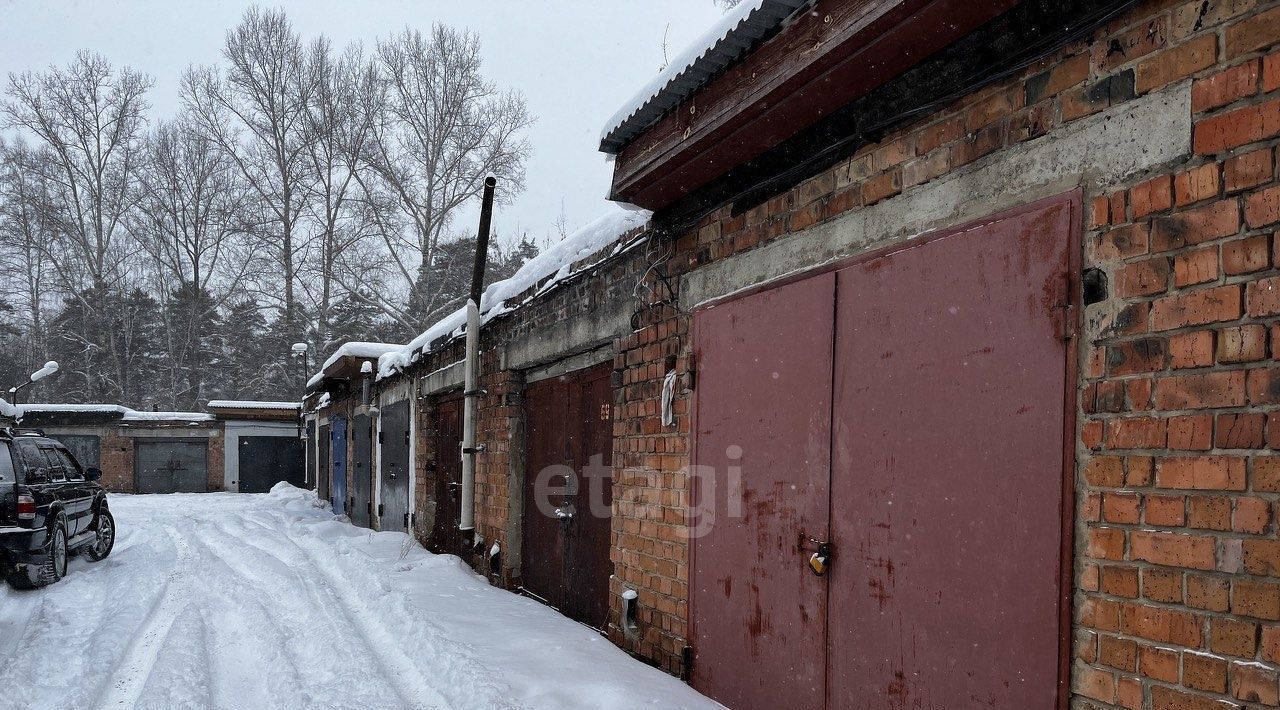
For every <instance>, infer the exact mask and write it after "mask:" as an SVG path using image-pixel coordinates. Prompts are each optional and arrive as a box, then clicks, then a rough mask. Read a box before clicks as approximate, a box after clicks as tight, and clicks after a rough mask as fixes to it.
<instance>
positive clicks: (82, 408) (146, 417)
mask: <svg viewBox="0 0 1280 710" xmlns="http://www.w3.org/2000/svg"><path fill="white" fill-rule="evenodd" d="M14 408H15V409H16V411H17V414H16V416H17V417H19V418H21V417H24V416H26V415H27V414H32V413H36V412H52V413H57V412H64V413H68V414H93V413H98V414H119V415H121V420H122V421H126V422H140V421H212V420H213V415H212V414H209V413H207V412H142V411H138V410H136V409H131V408H129V407H125V406H122V405H119V404H45V403H39V404H20V405H17V406H16V407H14Z"/></svg>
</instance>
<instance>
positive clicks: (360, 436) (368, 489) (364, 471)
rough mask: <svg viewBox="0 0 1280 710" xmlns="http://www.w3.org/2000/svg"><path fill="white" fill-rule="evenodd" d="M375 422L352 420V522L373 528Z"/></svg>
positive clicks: (359, 417) (365, 417)
mask: <svg viewBox="0 0 1280 710" xmlns="http://www.w3.org/2000/svg"><path fill="white" fill-rule="evenodd" d="M372 481H373V420H372V419H371V418H370V417H369V415H367V414H357V415H356V416H355V418H353V419H352V420H351V509H350V510H348V511H347V514H348V515H349V516H351V522H352V523H353V524H355V525H359V526H360V527H362V528H367V527H372V526H373V523H372V518H373V515H372V511H373V495H372V491H373V483H372Z"/></svg>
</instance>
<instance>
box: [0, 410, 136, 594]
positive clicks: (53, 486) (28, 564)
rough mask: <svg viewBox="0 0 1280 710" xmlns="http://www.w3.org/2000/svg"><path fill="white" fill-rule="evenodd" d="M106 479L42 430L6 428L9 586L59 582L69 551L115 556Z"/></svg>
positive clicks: (3, 498) (2, 451) (4, 531)
mask: <svg viewBox="0 0 1280 710" xmlns="http://www.w3.org/2000/svg"><path fill="white" fill-rule="evenodd" d="M100 478H102V471H100V470H98V469H96V468H89V469H86V468H83V467H81V466H80V464H79V462H77V461H76V459H75V457H74V456H72V455H71V452H70V451H67V447H65V446H63V445H62V444H61V443H59V442H57V441H54V440H53V439H50V438H47V437H45V436H44V435H43V434H42V433H41V432H39V431H35V430H15V429H0V574H3V575H4V578H5V579H6V580H8V582H9V584H11V585H13V586H15V587H20V588H23V589H31V588H33V587H42V586H44V585H46V584H53V583H54V582H56V581H58V580H59V579H62V577H63V575H65V574H66V573H67V555H68V554H74V553H76V552H83V553H84V555H85V557H87V558H89V559H90V560H93V561H94V562H97V561H98V560H101V559H102V558H104V557H106V556H107V555H109V554H111V547H112V545H114V544H115V539H116V525H115V520H114V519H113V518H112V517H111V511H110V510H108V509H107V494H106V491H104V490H103V489H102V486H100V485H98V479H100Z"/></svg>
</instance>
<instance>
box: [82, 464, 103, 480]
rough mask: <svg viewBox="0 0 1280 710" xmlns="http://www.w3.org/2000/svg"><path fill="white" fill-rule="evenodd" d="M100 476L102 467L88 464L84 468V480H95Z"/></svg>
mask: <svg viewBox="0 0 1280 710" xmlns="http://www.w3.org/2000/svg"><path fill="white" fill-rule="evenodd" d="M100 478H102V469H100V468H97V467H96V466H90V467H89V468H86V469H85V470H84V480H86V481H96V480H99V479H100Z"/></svg>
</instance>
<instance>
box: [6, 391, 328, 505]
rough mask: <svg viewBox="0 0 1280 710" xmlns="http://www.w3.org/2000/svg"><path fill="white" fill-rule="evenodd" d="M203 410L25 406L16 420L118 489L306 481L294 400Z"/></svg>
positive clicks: (260, 488)
mask: <svg viewBox="0 0 1280 710" xmlns="http://www.w3.org/2000/svg"><path fill="white" fill-rule="evenodd" d="M208 409H209V412H208V413H205V412H154V411H151V412H147V411H137V410H134V409H130V408H127V407H122V406H119V405H110V404H27V405H21V406H20V407H19V408H18V411H19V412H20V417H19V418H18V420H17V422H18V423H19V424H20V426H22V427H31V428H37V429H40V430H41V431H43V432H44V433H45V434H46V435H48V436H50V437H52V438H55V439H58V440H59V441H61V442H62V443H64V444H66V446H67V448H68V449H70V450H71V452H72V453H73V454H74V455H75V456H76V459H77V460H78V461H79V462H80V463H81V464H82V465H84V466H86V467H89V466H92V467H96V468H100V469H101V470H102V484H103V485H104V486H106V487H107V489H108V490H111V491H115V492H120V493H205V492H209V491H236V492H241V493H265V492H266V491H269V490H270V489H271V487H272V486H274V485H275V484H276V483H278V482H280V481H287V482H289V483H293V484H295V485H299V486H302V485H306V480H305V471H304V468H303V463H304V452H303V442H302V439H301V436H300V435H299V426H298V404H297V403H291V402H238V401H212V402H210V403H209V404H208Z"/></svg>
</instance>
